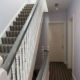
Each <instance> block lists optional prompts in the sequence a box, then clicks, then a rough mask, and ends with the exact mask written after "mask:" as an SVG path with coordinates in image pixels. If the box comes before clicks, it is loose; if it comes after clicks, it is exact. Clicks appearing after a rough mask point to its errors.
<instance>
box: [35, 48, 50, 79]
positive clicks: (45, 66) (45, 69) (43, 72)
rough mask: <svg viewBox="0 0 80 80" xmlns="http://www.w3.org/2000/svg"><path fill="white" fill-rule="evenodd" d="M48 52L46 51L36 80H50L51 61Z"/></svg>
mask: <svg viewBox="0 0 80 80" xmlns="http://www.w3.org/2000/svg"><path fill="white" fill-rule="evenodd" d="M48 52H49V51H48V50H44V53H43V57H44V59H43V63H42V66H41V68H40V71H39V73H38V76H37V78H36V80H49V61H48Z"/></svg>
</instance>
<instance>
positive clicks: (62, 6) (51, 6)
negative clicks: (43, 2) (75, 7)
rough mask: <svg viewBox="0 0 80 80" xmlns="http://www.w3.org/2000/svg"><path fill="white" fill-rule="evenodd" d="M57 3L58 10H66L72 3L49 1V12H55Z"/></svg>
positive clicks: (57, 0) (56, 0) (60, 0)
mask: <svg viewBox="0 0 80 80" xmlns="http://www.w3.org/2000/svg"><path fill="white" fill-rule="evenodd" d="M55 3H58V4H59V6H58V7H59V9H58V10H66V9H67V8H68V6H69V5H70V3H71V0H47V5H48V9H49V11H55V10H56V9H55Z"/></svg>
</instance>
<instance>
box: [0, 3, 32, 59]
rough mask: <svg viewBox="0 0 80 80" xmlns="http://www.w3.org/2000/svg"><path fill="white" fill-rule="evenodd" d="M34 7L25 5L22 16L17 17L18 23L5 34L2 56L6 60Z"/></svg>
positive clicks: (1, 46) (1, 48)
mask: <svg viewBox="0 0 80 80" xmlns="http://www.w3.org/2000/svg"><path fill="white" fill-rule="evenodd" d="M32 7H33V4H28V5H25V6H24V8H23V9H22V11H21V12H20V14H18V17H16V21H13V25H12V26H10V30H9V31H6V32H5V34H6V36H5V37H2V38H1V44H0V56H2V57H3V59H4V60H5V58H6V57H7V55H8V53H9V52H10V50H11V48H12V47H13V44H14V43H15V41H16V38H17V36H18V35H19V33H20V31H21V29H22V28H23V26H24V24H25V22H26V20H27V18H28V16H29V14H30V12H31V10H32Z"/></svg>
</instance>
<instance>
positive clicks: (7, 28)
mask: <svg viewBox="0 0 80 80" xmlns="http://www.w3.org/2000/svg"><path fill="white" fill-rule="evenodd" d="M25 5H26V3H24V4H23V5H22V6H21V7H20V9H19V10H18V11H17V13H16V14H15V15H14V16H13V18H12V19H11V20H10V22H9V23H8V25H7V26H6V27H5V29H4V30H3V32H2V33H1V34H0V39H1V38H2V37H3V36H5V32H6V31H7V30H9V27H10V26H11V25H12V23H13V21H15V19H16V17H17V16H18V14H19V13H20V11H21V10H22V8H23V7H24V6H25Z"/></svg>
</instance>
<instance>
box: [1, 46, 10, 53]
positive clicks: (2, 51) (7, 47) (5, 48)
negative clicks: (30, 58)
mask: <svg viewBox="0 0 80 80" xmlns="http://www.w3.org/2000/svg"><path fill="white" fill-rule="evenodd" d="M10 49H11V47H10V46H0V53H9V51H10Z"/></svg>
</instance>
